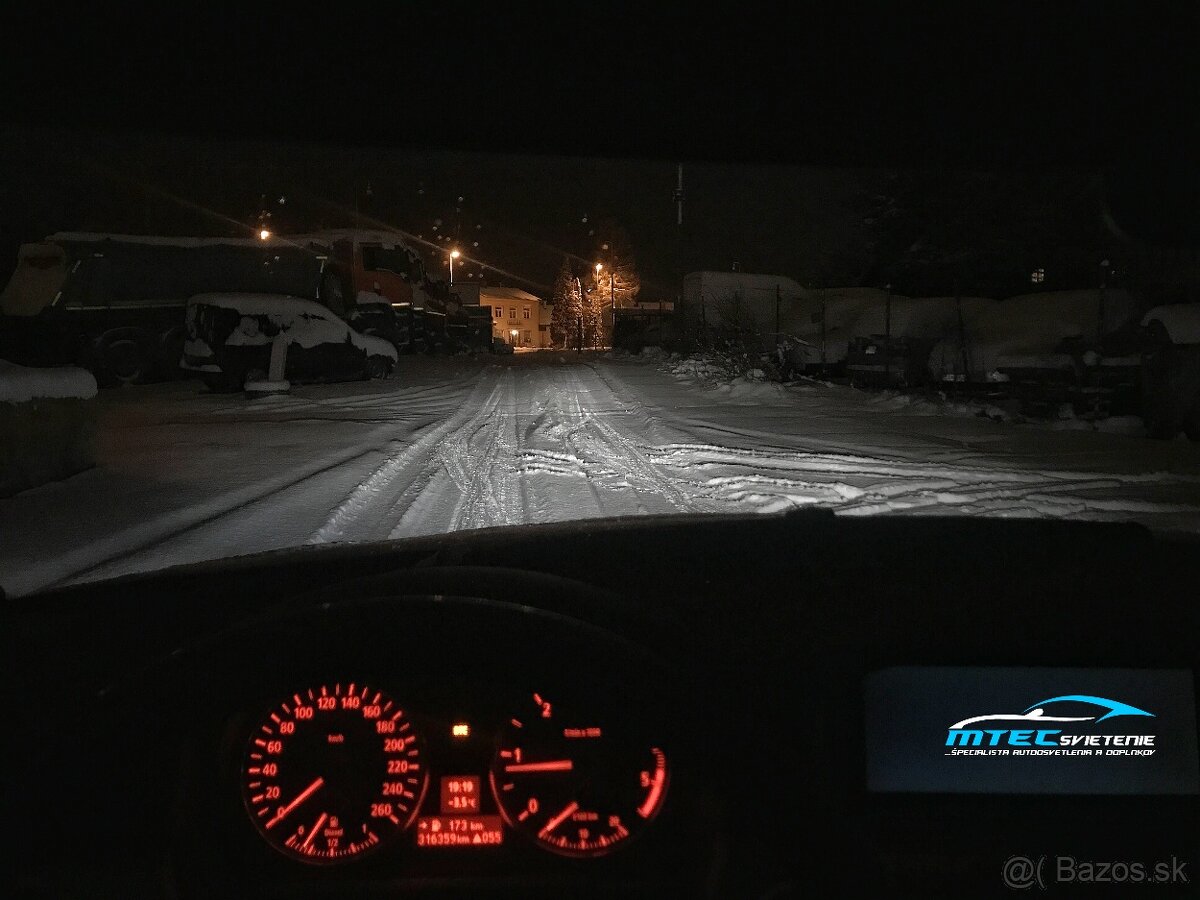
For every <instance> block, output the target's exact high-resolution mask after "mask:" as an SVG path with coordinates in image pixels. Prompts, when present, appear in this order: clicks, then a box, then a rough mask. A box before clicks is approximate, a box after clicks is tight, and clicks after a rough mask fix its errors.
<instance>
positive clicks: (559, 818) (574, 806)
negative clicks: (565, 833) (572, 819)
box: [538, 802, 579, 837]
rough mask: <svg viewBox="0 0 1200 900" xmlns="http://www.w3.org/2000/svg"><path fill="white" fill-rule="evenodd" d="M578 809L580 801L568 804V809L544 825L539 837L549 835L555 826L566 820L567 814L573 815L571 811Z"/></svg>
mask: <svg viewBox="0 0 1200 900" xmlns="http://www.w3.org/2000/svg"><path fill="white" fill-rule="evenodd" d="M577 809H579V804H578V803H576V802H572V803H570V804H568V806H567V808H566V809H564V810H563V811H562V812H560V813H559V814H558V815H557V816H555V817H554V818H553V819H551V820H550V821H549V822H547V823H546V824H545V825H543V826H542V830H541V831H539V832H538V837H545V836H546V835H548V834H549V833H550V832H552V831H553V830H554V829H555V828H557V827H558V826H559V825H561V824H562V823H563V822H564V821H565V820H566V818H567V816H569V815H571V813H573V812H575V810H577Z"/></svg>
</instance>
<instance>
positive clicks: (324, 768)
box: [242, 682, 428, 863]
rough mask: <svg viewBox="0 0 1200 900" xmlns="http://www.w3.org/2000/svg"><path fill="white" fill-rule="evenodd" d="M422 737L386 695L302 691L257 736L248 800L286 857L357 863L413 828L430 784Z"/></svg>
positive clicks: (348, 687)
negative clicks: (358, 859)
mask: <svg viewBox="0 0 1200 900" xmlns="http://www.w3.org/2000/svg"><path fill="white" fill-rule="evenodd" d="M422 753H423V747H422V742H421V739H420V736H419V735H418V734H417V733H416V731H415V729H414V728H413V725H412V722H411V721H410V720H409V719H408V717H407V716H406V715H405V713H404V710H403V709H401V708H400V706H398V705H397V704H396V702H395V701H394V700H393V699H392V698H391V697H389V696H387V695H386V694H384V693H383V692H382V691H379V690H376V689H375V688H372V687H368V686H367V685H365V684H358V683H355V682H345V683H343V682H338V683H333V684H323V685H320V686H318V687H314V688H306V689H304V690H302V691H297V692H296V693H294V694H292V695H291V696H290V697H288V698H287V699H286V700H284V701H282V702H281V703H279V704H278V706H276V707H275V708H274V709H272V710H271V711H270V712H269V713H268V714H267V715H266V717H265V718H264V719H263V720H262V721H261V722H259V723H258V724H257V727H256V729H255V731H254V732H253V734H252V735H251V736H250V739H249V742H248V746H247V748H246V755H245V760H244V763H243V766H242V793H243V800H244V802H245V806H246V810H247V812H248V813H249V814H250V819H251V821H252V822H253V823H254V827H255V828H256V829H257V830H258V832H259V834H261V835H262V836H263V837H264V838H265V839H266V841H267V843H268V844H270V845H271V846H272V847H274V848H275V849H276V850H278V851H279V852H281V853H283V854H284V855H286V856H289V857H292V858H293V859H299V860H303V861H305V862H312V863H334V862H341V861H344V860H347V859H351V858H354V857H357V856H359V855H360V854H363V853H366V852H367V851H369V850H372V849H374V848H375V847H378V846H379V845H380V844H382V843H383V842H384V841H386V840H387V839H388V838H389V837H390V836H391V835H393V834H395V833H397V832H399V831H402V830H403V829H405V828H407V827H408V826H409V825H410V824H411V823H412V820H413V818H414V817H415V816H416V814H417V810H418V808H419V806H420V803H421V798H422V797H423V795H424V793H425V787H426V785H427V783H428V778H427V774H426V771H425V764H424V760H423V758H422Z"/></svg>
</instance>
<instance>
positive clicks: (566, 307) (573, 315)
mask: <svg viewBox="0 0 1200 900" xmlns="http://www.w3.org/2000/svg"><path fill="white" fill-rule="evenodd" d="M550 298H551V302H552V303H553V304H554V309H553V310H552V311H551V313H550V340H551V341H552V342H553V344H554V346H556V347H572V346H574V344H575V341H576V338H577V334H578V330H579V318H580V316H582V315H583V291H582V290H581V289H580V283H579V279H578V278H576V277H575V268H574V266H572V265H571V258H570V257H568V256H564V257H563V262H562V267H561V268H560V269H559V270H558V275H557V277H555V279H554V286H553V288H552V289H551V293H550Z"/></svg>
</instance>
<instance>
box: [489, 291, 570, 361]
mask: <svg viewBox="0 0 1200 900" xmlns="http://www.w3.org/2000/svg"><path fill="white" fill-rule="evenodd" d="M479 305H480V306H490V307H491V309H492V336H493V337H498V338H500V339H502V340H504V341H507V342H508V343H510V344H512V345H513V346H514V347H531V348H533V347H549V346H550V312H551V310H552V309H553V306H552V305H551V304H549V303H547V302H545V301H543V300H542V299H541V298H539V297H535V296H534V295H533V294H531V293H529V292H528V291H523V290H521V289H520V288H513V287H483V288H481V289H480V291H479Z"/></svg>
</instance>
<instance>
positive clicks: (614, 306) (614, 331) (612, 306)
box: [596, 244, 617, 346]
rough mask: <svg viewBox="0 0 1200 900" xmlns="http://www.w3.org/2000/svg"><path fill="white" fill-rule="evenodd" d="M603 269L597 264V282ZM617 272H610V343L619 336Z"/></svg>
mask: <svg viewBox="0 0 1200 900" xmlns="http://www.w3.org/2000/svg"><path fill="white" fill-rule="evenodd" d="M604 246H605V248H607V247H608V244H605V245H604ZM603 268H604V266H602V265H601V264H600V263H596V280H597V281H599V280H600V270H601V269H603ZM616 272H617V270H616V269H609V270H608V306H609V309H610V310H611V315H612V334H611V335H610V336H609V340H610V341H612V340H615V338H616V336H617V289H616ZM614 346H616V345H615V343H614Z"/></svg>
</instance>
